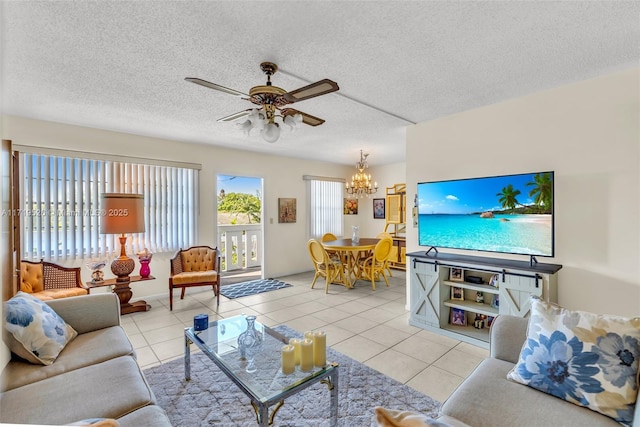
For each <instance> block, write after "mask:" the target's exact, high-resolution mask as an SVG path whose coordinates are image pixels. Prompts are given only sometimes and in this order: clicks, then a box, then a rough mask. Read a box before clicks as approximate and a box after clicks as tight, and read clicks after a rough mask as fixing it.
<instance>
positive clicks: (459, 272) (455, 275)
mask: <svg viewBox="0 0 640 427" xmlns="http://www.w3.org/2000/svg"><path fill="white" fill-rule="evenodd" d="M463 272H464V270H463V269H461V268H456V267H451V268H450V269H449V280H451V281H452V282H463V281H464V274H463Z"/></svg>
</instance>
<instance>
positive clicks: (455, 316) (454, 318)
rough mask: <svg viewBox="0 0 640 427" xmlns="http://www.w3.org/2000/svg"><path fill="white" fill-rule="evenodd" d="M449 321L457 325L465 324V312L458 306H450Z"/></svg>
mask: <svg viewBox="0 0 640 427" xmlns="http://www.w3.org/2000/svg"><path fill="white" fill-rule="evenodd" d="M449 323H451V324H452V325H458V326H467V313H466V312H465V311H464V310H461V309H459V308H451V319H450V320H449Z"/></svg>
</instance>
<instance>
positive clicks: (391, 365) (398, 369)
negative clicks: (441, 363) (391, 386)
mask: <svg viewBox="0 0 640 427" xmlns="http://www.w3.org/2000/svg"><path fill="white" fill-rule="evenodd" d="M365 364H366V365H367V366H369V367H371V368H373V369H375V370H376V371H378V372H382V373H383V374H385V375H387V376H389V377H391V378H393V379H394V380H396V381H400V382H401V383H406V382H407V381H409V380H410V379H411V378H413V377H414V376H416V375H417V374H418V373H420V372H422V371H423V370H424V369H426V368H427V366H429V365H428V364H427V363H425V362H423V361H421V360H418V359H415V358H413V357H411V356H407V355H406V354H403V353H400V352H398V351H395V350H393V349H389V350H387V351H384V352H382V353H380V354H378V355H377V356H374V357H372V358H371V359H369V360H367V361H366V362H365Z"/></svg>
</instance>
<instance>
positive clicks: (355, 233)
mask: <svg viewBox="0 0 640 427" xmlns="http://www.w3.org/2000/svg"><path fill="white" fill-rule="evenodd" d="M351 241H352V242H353V243H358V242H359V241H360V236H358V226H357V225H352V226H351Z"/></svg>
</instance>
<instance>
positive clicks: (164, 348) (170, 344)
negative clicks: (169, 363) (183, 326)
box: [151, 335, 184, 361]
mask: <svg viewBox="0 0 640 427" xmlns="http://www.w3.org/2000/svg"><path fill="white" fill-rule="evenodd" d="M151 349H152V350H153V352H154V353H155V354H156V356H157V357H158V359H160V361H163V360H167V359H169V358H172V357H177V356H180V355H183V354H184V335H183V336H182V337H180V338H173V339H170V340H168V341H163V342H160V343H158V344H153V345H152V346H151Z"/></svg>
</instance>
